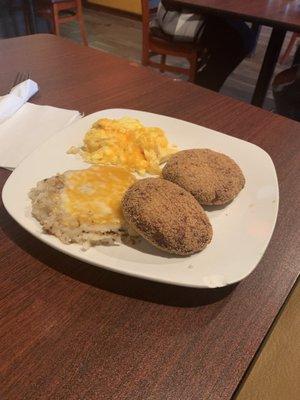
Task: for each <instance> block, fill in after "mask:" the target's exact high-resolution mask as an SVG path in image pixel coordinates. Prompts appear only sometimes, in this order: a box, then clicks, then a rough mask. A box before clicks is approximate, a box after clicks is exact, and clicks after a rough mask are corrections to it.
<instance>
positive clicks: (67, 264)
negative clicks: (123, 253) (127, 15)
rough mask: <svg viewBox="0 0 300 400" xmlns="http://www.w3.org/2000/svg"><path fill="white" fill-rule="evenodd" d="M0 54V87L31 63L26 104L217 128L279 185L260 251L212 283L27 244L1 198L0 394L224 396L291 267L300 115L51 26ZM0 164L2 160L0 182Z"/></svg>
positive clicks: (277, 303) (12, 399) (299, 259)
mask: <svg viewBox="0 0 300 400" xmlns="http://www.w3.org/2000/svg"><path fill="white" fill-rule="evenodd" d="M0 56H1V61H2V63H1V64H2V65H1V70H0V94H4V93H6V91H7V90H8V88H9V86H10V84H11V82H12V81H13V79H14V77H15V75H16V73H17V72H18V71H20V70H26V71H28V70H29V71H31V76H32V78H33V79H35V80H36V81H37V82H38V83H39V85H40V92H39V93H38V94H37V95H36V96H35V97H34V99H33V101H34V102H35V103H37V104H48V105H53V106H58V107H65V108H72V109H78V110H79V111H81V112H84V113H86V114H88V113H92V112H95V111H98V110H101V109H105V108H115V107H118V108H121V107H124V108H133V109H138V110H145V111H150V112H155V113H160V114H165V115H169V116H172V117H175V118H181V119H184V120H186V121H191V122H193V123H197V124H201V125H203V126H206V127H209V128H212V129H217V130H220V131H222V132H225V133H227V134H229V135H233V136H235V137H239V138H242V139H244V140H248V141H250V142H252V143H255V144H257V145H258V146H261V147H262V148H263V149H265V150H266V151H267V152H268V153H269V154H270V156H271V157H272V159H273V162H274V164H275V167H276V170H277V174H278V179H279V185H280V209H279V215H278V221H277V225H276V228H275V232H274V234H273V237H272V239H271V242H270V244H269V246H268V248H267V250H266V253H265V255H264V257H263V259H262V261H261V262H260V264H259V265H258V267H257V268H256V269H255V271H254V272H253V273H252V274H251V275H250V276H249V277H247V278H246V279H245V280H244V281H242V282H240V283H239V284H237V285H236V286H234V287H228V288H223V289H218V290H197V289H188V288H180V287H176V286H169V285H164V284H158V283H154V282H150V281H146V280H141V279H136V278H132V277H127V276H123V275H121V274H117V273H112V272H109V271H107V270H104V269H101V268H96V267H93V266H90V265H88V264H84V263H83V262H79V261H77V260H75V259H73V258H71V257H68V256H66V255H63V254H61V253H59V252H58V251H56V250H53V249H51V248H50V247H47V246H46V245H45V244H43V243H41V242H39V241H38V240H37V239H35V238H34V237H32V236H31V235H30V234H29V233H27V232H25V231H24V230H23V229H22V228H21V227H20V226H19V225H18V224H17V223H16V222H14V221H13V220H12V218H11V217H10V216H9V215H8V214H7V213H6V211H5V210H4V208H3V206H2V205H1V207H0V220H1V223H0V320H1V323H0V359H1V365H0V370H1V374H0V398H1V399H3V400H35V399H43V400H45V399H51V400H52V399H59V400H62V399H68V400H70V399H78V400H79V399H80V400H82V399H84V400H99V399H103V400H112V399H113V400H115V399H121V400H127V399H128V400H129V399H130V400H204V399H205V400H217V399H220V400H221V399H222V400H226V399H230V398H231V396H232V395H233V393H234V392H235V390H236V388H237V387H238V385H239V383H240V381H241V378H242V377H243V375H244V374H245V372H246V371H247V368H248V367H249V364H250V363H251V361H252V360H253V357H254V355H255V354H256V352H257V350H258V348H259V346H260V345H261V343H262V341H263V339H264V337H265V335H266V333H267V332H268V330H269V329H270V327H271V325H272V323H273V321H274V319H275V317H276V315H277V314H278V312H279V310H280V308H281V307H282V305H283V303H284V302H285V299H286V298H287V296H288V294H289V292H290V291H291V289H292V287H293V285H294V283H295V280H296V278H297V276H298V274H299V264H300V255H299V248H300V246H299V224H300V222H299V221H300V218H299V217H300V215H299V214H300V208H299V206H298V205H299V186H300V179H299V178H300V176H299V175H300V172H299V154H300V124H299V123H297V122H294V121H292V120H288V119H285V118H282V117H280V116H277V115H274V114H271V113H269V112H266V111H263V110H261V109H259V108H256V107H253V106H249V105H247V104H244V103H241V102H238V101H235V100H232V99H230V98H228V97H225V96H221V95H219V94H216V93H214V92H211V91H209V90H205V89H201V88H199V87H197V86H196V85H193V84H191V83H186V82H182V81H178V80H172V79H169V78H166V77H164V76H162V75H160V74H159V73H157V72H154V71H152V70H150V69H147V68H145V67H141V66H138V65H134V64H133V65H130V64H129V63H128V62H127V61H125V60H123V59H120V58H117V57H113V56H111V55H108V54H105V53H102V52H99V51H97V50H95V49H90V48H87V47H84V46H80V45H77V44H74V43H72V42H70V41H68V40H64V39H61V38H57V37H54V36H51V35H34V36H29V37H24V38H16V39H8V40H2V41H0ZM41 128H42V127H41ZM182 134H183V135H184V132H182ZM24 140H26V127H24ZM12 151H17V149H15V150H12ZM53 162H55V160H53ZM253 163H255V160H253ZM9 174H10V172H8V171H6V170H0V185H1V187H2V186H3V184H4V183H5V180H6V179H7V177H8V176H9ZM237 252H238V243H237Z"/></svg>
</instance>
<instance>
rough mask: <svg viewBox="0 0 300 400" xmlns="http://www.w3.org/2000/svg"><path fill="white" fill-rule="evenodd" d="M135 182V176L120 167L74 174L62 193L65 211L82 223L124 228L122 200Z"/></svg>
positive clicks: (70, 174) (99, 168) (68, 177)
mask: <svg viewBox="0 0 300 400" xmlns="http://www.w3.org/2000/svg"><path fill="white" fill-rule="evenodd" d="M135 180H136V179H135V177H134V176H133V175H132V174H130V173H129V172H128V171H126V170H125V169H123V168H118V167H108V166H93V167H90V168H88V169H85V170H80V171H70V172H68V173H67V174H66V177H65V187H64V190H63V192H62V201H63V208H64V210H65V211H66V212H67V213H68V214H71V215H72V216H73V217H75V218H76V219H77V221H78V222H79V223H80V224H82V223H86V224H102V225H105V226H111V227H112V228H113V227H114V228H115V227H121V226H122V222H123V216H122V211H121V200H122V197H123V195H124V193H125V191H126V190H127V189H128V187H129V186H131V185H132V184H133V183H134V182H135Z"/></svg>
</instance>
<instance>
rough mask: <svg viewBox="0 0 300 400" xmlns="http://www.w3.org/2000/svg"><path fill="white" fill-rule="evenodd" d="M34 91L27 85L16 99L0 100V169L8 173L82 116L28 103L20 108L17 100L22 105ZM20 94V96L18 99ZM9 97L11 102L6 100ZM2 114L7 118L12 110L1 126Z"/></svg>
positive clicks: (77, 113)
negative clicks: (8, 170)
mask: <svg viewBox="0 0 300 400" xmlns="http://www.w3.org/2000/svg"><path fill="white" fill-rule="evenodd" d="M31 82H32V81H31ZM33 83H35V82H33ZM22 85H23V84H21V86H22ZM18 86H19V85H18ZM36 87H37V86H36ZM16 88H17V87H16ZM33 88H34V86H33V85H32V84H31V83H30V84H29V85H28V86H27V85H24V86H22V87H21V89H20V87H19V88H18V95H17V96H16V97H15V93H13V96H12V97H10V96H11V94H12V93H10V94H9V95H6V96H4V98H3V97H2V98H0V167H3V168H7V169H13V168H15V167H17V165H18V164H19V163H20V162H21V161H22V160H23V159H24V158H25V157H26V156H27V155H29V154H30V153H31V152H32V151H33V150H34V149H35V148H37V147H38V146H39V145H40V144H42V143H43V142H45V141H46V140H47V139H48V138H49V137H50V136H52V135H54V134H55V133H57V132H59V131H60V130H62V129H64V128H65V127H67V126H68V125H70V124H71V123H72V122H74V121H75V120H77V119H79V118H81V114H80V113H79V112H78V111H75V110H65V109H62V108H55V107H50V106H38V105H35V104H31V103H26V104H24V105H22V104H21V100H20V98H22V101H23V102H24V99H25V98H26V97H28V96H29V97H30V93H33V92H32V89H33ZM27 89H28V90H27ZM19 90H20V91H19ZM20 93H22V96H19V94H20ZM23 95H24V96H23ZM8 97H10V99H7V98H8ZM20 104H21V106H20ZM9 105H10V106H9ZM2 106H3V108H2ZM16 109H18V111H17V110H16ZM2 110H5V113H6V116H7V115H9V111H10V112H12V110H14V114H13V115H11V116H10V117H6V119H5V121H4V122H2V123H1V118H3V115H4V114H2V113H1V112H2Z"/></svg>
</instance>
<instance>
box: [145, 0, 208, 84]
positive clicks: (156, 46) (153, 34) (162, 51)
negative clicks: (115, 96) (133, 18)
mask: <svg viewBox="0 0 300 400" xmlns="http://www.w3.org/2000/svg"><path fill="white" fill-rule="evenodd" d="M141 3H142V20H143V53H142V64H143V65H145V66H148V65H150V66H151V67H154V68H158V69H159V70H160V71H161V72H164V71H170V72H176V73H180V74H185V75H187V76H188V78H189V81H190V82H195V80H196V75H197V71H198V67H199V58H200V51H199V45H198V46H197V45H195V44H194V43H182V42H175V41H173V40H172V38H171V37H169V36H168V35H166V34H164V33H163V32H162V31H161V30H160V29H158V28H151V27H150V21H151V18H152V17H153V15H154V14H155V13H156V10H157V8H153V7H151V6H149V0H141ZM157 54H158V55H160V56H161V57H160V63H158V62H155V61H153V60H151V57H152V56H153V55H157ZM167 56H175V57H182V58H185V59H187V60H188V61H189V63H190V67H189V68H183V67H178V66H174V65H168V64H166V58H167Z"/></svg>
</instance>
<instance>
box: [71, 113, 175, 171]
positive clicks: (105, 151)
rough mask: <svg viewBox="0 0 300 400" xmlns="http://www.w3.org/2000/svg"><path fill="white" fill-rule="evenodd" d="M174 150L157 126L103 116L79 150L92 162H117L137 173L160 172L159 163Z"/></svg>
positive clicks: (75, 151)
mask: <svg viewBox="0 0 300 400" xmlns="http://www.w3.org/2000/svg"><path fill="white" fill-rule="evenodd" d="M176 151H177V149H176V147H174V146H171V145H170V144H169V143H168V140H167V138H166V136H165V134H164V131H163V130H162V129H160V128H154V127H145V126H143V125H142V124H141V123H140V121H138V120H137V119H133V118H129V117H124V118H121V119H118V120H117V119H107V118H102V119H99V121H97V122H95V123H94V124H93V126H92V128H91V129H90V130H89V131H88V132H87V133H86V135H85V138H84V145H83V147H81V148H80V149H78V148H76V147H72V148H71V149H70V150H69V153H78V152H79V153H80V154H81V156H82V157H83V159H84V160H85V161H87V162H88V163H91V164H102V165H117V166H121V167H123V168H125V169H127V170H128V171H132V172H138V173H139V174H142V175H143V174H145V173H149V174H154V175H157V174H160V172H161V169H160V167H159V166H160V164H161V163H163V162H165V161H166V160H167V159H168V158H169V157H170V155H171V154H174V153H175V152H176Z"/></svg>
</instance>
